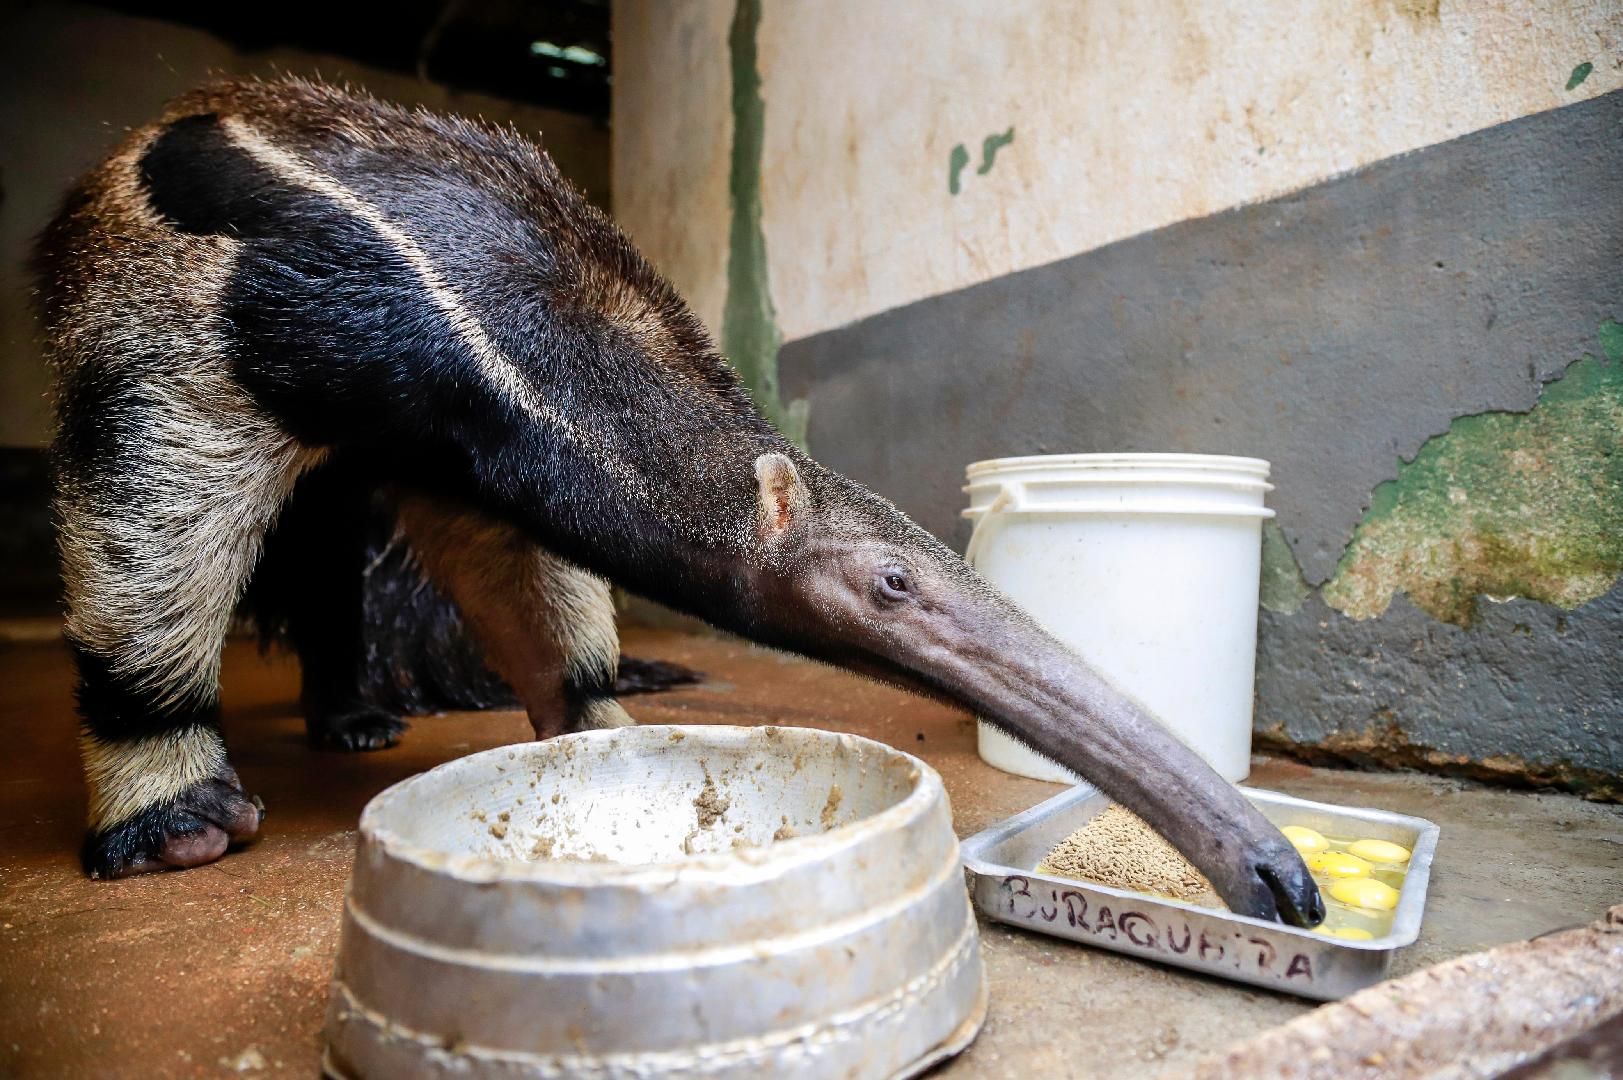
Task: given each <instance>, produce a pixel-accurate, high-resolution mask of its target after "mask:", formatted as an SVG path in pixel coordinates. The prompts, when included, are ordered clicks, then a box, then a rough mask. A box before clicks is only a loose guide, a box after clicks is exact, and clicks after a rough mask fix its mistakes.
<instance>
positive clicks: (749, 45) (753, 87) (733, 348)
mask: <svg viewBox="0 0 1623 1080" xmlns="http://www.w3.org/2000/svg"><path fill="white" fill-rule="evenodd" d="M760 25H761V0H738V6H737V7H736V8H735V9H734V11H733V24H732V28H731V30H730V32H729V34H728V47H729V49H730V50H731V53H732V69H733V70H732V75H733V80H732V81H733V87H732V92H733V153H732V162H731V170H730V174H729V177H728V191H729V194H730V195H731V198H732V211H733V219H732V228H731V231H730V233H729V236H728V245H729V246H728V255H727V302H726V305H725V307H724V308H723V310H722V322H721V344H722V349H723V351H725V352H726V354H727V357H728V359H729V360H731V361H732V364H733V367H734V368H735V369H737V371H738V375H739V378H740V379H742V380H743V382H744V385H745V386H746V387H747V388H748V389H749V392H750V396H752V397H753V398H754V399H755V403H756V404H757V405H758V406H760V408H761V411H762V412H763V413H765V414H766V417H767V419H769V420H771V421H772V422H773V423H774V424H776V425H777V426H778V428H779V430H781V431H782V432H783V433H784V435H785V436H787V437H788V439H789V440H790V441H791V442H793V443H795V444H796V445H797V446H800V447H805V445H806V402H805V400H804V399H801V400H797V401H794V402H791V403H789V404H787V405H786V404H784V402H783V399H782V396H781V391H780V388H779V385H778V349H779V347H780V346H781V345H782V344H783V338H782V336H781V335H780V334H779V333H778V313H777V309H776V308H775V307H774V306H773V304H772V286H771V282H770V281H769V280H768V276H767V258H766V233H765V232H764V231H763V230H762V229H761V150H762V146H763V145H764V143H765V141H766V101H765V99H763V98H762V96H761V71H760V65H759V61H758V58H757V56H756V46H755V37H756V32H757V31H758V30H759V29H760Z"/></svg>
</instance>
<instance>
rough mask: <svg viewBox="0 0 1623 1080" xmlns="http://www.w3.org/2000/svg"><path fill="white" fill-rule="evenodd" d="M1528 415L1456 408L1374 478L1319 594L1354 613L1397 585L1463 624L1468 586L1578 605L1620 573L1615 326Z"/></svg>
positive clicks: (1621, 359)
mask: <svg viewBox="0 0 1623 1080" xmlns="http://www.w3.org/2000/svg"><path fill="white" fill-rule="evenodd" d="M1597 337H1598V339H1599V344H1600V346H1601V352H1602V356H1601V357H1595V356H1590V355H1587V354H1586V355H1585V356H1584V357H1583V358H1582V359H1581V360H1577V361H1575V362H1573V363H1572V364H1571V365H1569V366H1568V367H1567V369H1566V371H1565V372H1564V374H1563V375H1562V376H1561V377H1560V378H1559V379H1557V380H1555V381H1554V382H1551V383H1549V384H1547V385H1546V386H1545V388H1544V390H1543V393H1542V394H1541V395H1540V397H1539V400H1538V402H1537V404H1535V405H1534V406H1533V408H1532V409H1530V410H1529V411H1527V412H1525V413H1513V412H1493V413H1484V414H1480V415H1475V416H1465V417H1461V418H1459V419H1457V420H1455V421H1454V422H1453V423H1452V424H1450V425H1449V429H1448V431H1447V433H1445V434H1442V435H1438V436H1435V437H1434V438H1432V439H1430V440H1428V441H1427V442H1426V443H1425V444H1424V445H1423V446H1422V447H1421V448H1420V451H1419V453H1417V454H1416V455H1415V457H1414V459H1413V460H1412V461H1409V462H1407V463H1404V464H1402V465H1400V466H1399V468H1398V474H1397V476H1396V478H1395V479H1392V480H1389V481H1387V482H1385V483H1383V484H1381V485H1380V486H1378V487H1377V488H1376V489H1375V491H1374V493H1373V495H1372V497H1371V503H1370V508H1369V511H1368V512H1367V513H1366V514H1365V515H1364V518H1363V520H1362V522H1360V523H1359V525H1358V527H1357V529H1356V530H1355V531H1354V533H1353V538H1352V542H1351V543H1350V544H1348V546H1347V549H1346V551H1345V552H1343V554H1342V557H1341V560H1340V562H1339V563H1338V565H1337V567H1336V571H1335V573H1334V575H1333V576H1332V577H1331V578H1330V580H1329V581H1328V582H1326V583H1325V586H1324V589H1323V597H1324V600H1325V603H1327V604H1328V605H1330V606H1331V607H1333V608H1335V609H1336V610H1338V611H1340V612H1342V613H1343V614H1346V615H1349V616H1351V617H1352V618H1354V619H1370V618H1374V617H1376V616H1378V615H1380V614H1382V613H1383V612H1384V611H1385V610H1386V608H1387V605H1388V604H1389V603H1391V600H1392V597H1393V595H1394V594H1395V593H1397V592H1399V591H1402V592H1405V593H1407V594H1408V595H1409V597H1410V599H1411V600H1412V601H1413V602H1414V603H1415V605H1416V606H1417V607H1419V608H1421V609H1422V610H1424V611H1426V612H1427V613H1429V614H1431V615H1433V616H1434V617H1436V618H1438V619H1442V620H1444V621H1445V622H1451V623H1454V624H1455V625H1458V626H1469V625H1470V624H1471V620H1472V617H1473V614H1474V611H1475V598H1476V597H1477V596H1478V595H1482V596H1487V597H1489V598H1492V599H1502V598H1505V597H1512V596H1519V597H1526V598H1528V599H1532V600H1539V601H1543V602H1544V603H1548V604H1554V605H1556V606H1558V607H1562V608H1567V609H1571V608H1575V607H1577V606H1578V605H1580V604H1583V603H1586V602H1588V601H1590V600H1593V599H1595V598H1597V597H1599V596H1602V595H1604V594H1605V593H1606V592H1607V591H1608V590H1610V589H1611V587H1612V585H1613V584H1614V583H1615V582H1616V581H1617V580H1618V578H1619V577H1620V576H1623V449H1620V447H1619V445H1618V434H1617V433H1618V432H1619V431H1620V430H1623V325H1620V324H1619V323H1617V322H1615V321H1612V320H1608V321H1607V322H1605V323H1603V324H1602V325H1601V327H1600V329H1599V331H1598V334H1597Z"/></svg>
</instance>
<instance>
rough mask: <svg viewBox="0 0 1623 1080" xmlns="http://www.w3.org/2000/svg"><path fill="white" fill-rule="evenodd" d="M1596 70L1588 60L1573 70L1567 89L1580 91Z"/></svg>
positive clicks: (1568, 79) (1568, 78)
mask: <svg viewBox="0 0 1623 1080" xmlns="http://www.w3.org/2000/svg"><path fill="white" fill-rule="evenodd" d="M1594 70H1595V65H1594V64H1591V63H1590V62H1589V61H1588V60H1585V61H1584V62H1583V63H1581V64H1579V65H1578V66H1577V67H1575V68H1573V69H1572V74H1571V75H1569V76H1567V89H1568V90H1576V89H1578V87H1580V86H1582V85H1583V82H1584V80H1585V79H1587V78H1589V73H1590V72H1591V71H1594Z"/></svg>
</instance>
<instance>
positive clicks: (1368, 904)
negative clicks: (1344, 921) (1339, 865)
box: [1329, 877, 1398, 911]
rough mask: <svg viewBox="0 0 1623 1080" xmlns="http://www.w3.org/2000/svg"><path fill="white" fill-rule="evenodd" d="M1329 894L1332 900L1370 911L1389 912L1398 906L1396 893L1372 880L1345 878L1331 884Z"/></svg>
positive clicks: (1382, 882) (1385, 884)
mask: <svg viewBox="0 0 1623 1080" xmlns="http://www.w3.org/2000/svg"><path fill="white" fill-rule="evenodd" d="M1329 892H1330V896H1331V898H1332V899H1334V900H1340V901H1341V902H1342V903H1343V904H1351V905H1352V906H1353V907H1360V908H1365V909H1368V910H1371V911H1391V910H1392V909H1393V908H1395V907H1397V906H1398V891H1397V890H1396V889H1394V888H1393V887H1392V886H1390V885H1388V884H1387V883H1386V882H1384V881H1376V880H1375V879H1374V878H1362V877H1361V878H1347V879H1345V880H1342V881H1337V882H1333V883H1332V884H1331V886H1330V889H1329Z"/></svg>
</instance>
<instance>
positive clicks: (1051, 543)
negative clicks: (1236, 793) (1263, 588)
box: [964, 454, 1274, 783]
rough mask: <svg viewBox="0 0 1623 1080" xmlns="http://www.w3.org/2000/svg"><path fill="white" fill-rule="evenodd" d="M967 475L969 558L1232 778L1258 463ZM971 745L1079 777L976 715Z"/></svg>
mask: <svg viewBox="0 0 1623 1080" xmlns="http://www.w3.org/2000/svg"><path fill="white" fill-rule="evenodd" d="M968 479H969V483H968V486H966V487H965V488H964V491H965V492H966V493H968V495H969V509H968V510H965V511H964V516H965V517H967V518H970V519H971V520H973V521H974V522H975V531H974V533H973V534H972V535H971V537H970V541H969V548H968V550H967V551H966V552H965V553H964V557H965V558H966V559H967V560H968V561H969V563H970V564H971V565H972V566H974V567H975V568H976V570H978V571H979V572H980V573H981V574H982V575H983V576H984V577H985V578H987V580H989V581H991V582H992V584H994V585H996V586H997V587H998V588H999V589H1001V590H1002V591H1003V593H1004V594H1005V595H1007V596H1008V597H1009V598H1010V599H1011V600H1013V601H1014V602H1015V603H1017V604H1019V605H1020V606H1021V607H1023V608H1025V609H1026V610H1027V611H1029V612H1030V613H1031V614H1032V616H1033V617H1034V618H1035V619H1036V620H1037V621H1038V622H1039V623H1041V624H1042V625H1043V626H1044V627H1046V628H1047V629H1048V631H1049V632H1050V633H1052V634H1053V635H1054V636H1056V637H1058V638H1059V639H1060V640H1061V641H1063V642H1065V643H1066V644H1067V645H1069V646H1070V647H1071V648H1073V649H1075V650H1076V651H1077V652H1078V653H1079V654H1080V655H1081V656H1082V657H1083V658H1085V659H1086V660H1087V661H1088V662H1089V663H1090V664H1092V665H1093V666H1094V667H1095V668H1097V669H1098V670H1099V671H1100V672H1101V673H1103V674H1104V675H1105V677H1106V678H1108V679H1109V680H1110V681H1111V682H1112V683H1114V684H1115V685H1116V686H1117V687H1118V688H1119V689H1121V690H1122V691H1123V692H1125V693H1126V694H1128V695H1129V696H1130V697H1132V698H1134V699H1135V700H1137V701H1138V702H1139V703H1140V704H1142V705H1143V706H1144V707H1145V708H1146V709H1148V710H1149V711H1150V713H1151V714H1152V715H1153V716H1155V717H1156V718H1157V719H1159V720H1160V721H1161V722H1162V723H1163V724H1165V725H1166V726H1167V727H1168V728H1169V729H1171V731H1172V732H1173V734H1175V735H1177V736H1178V738H1180V739H1182V740H1183V742H1184V743H1185V744H1187V745H1188V746H1189V747H1190V748H1191V749H1193V750H1194V751H1195V752H1196V753H1198V754H1199V755H1200V756H1201V757H1203V758H1205V759H1206V760H1207V761H1208V762H1209V763H1210V764H1211V765H1212V767H1213V768H1215V769H1216V770H1217V771H1218V772H1219V773H1220V774H1222V776H1223V777H1224V778H1225V779H1227V780H1231V781H1239V780H1243V779H1245V777H1246V775H1247V774H1248V773H1249V772H1250V771H1251V705H1252V692H1253V682H1254V678H1255V666H1256V652H1257V596H1258V583H1259V578H1260V575H1261V571H1262V523H1263V521H1264V519H1266V518H1270V517H1273V514H1274V512H1273V511H1272V510H1269V509H1268V508H1266V507H1265V506H1263V496H1264V495H1265V494H1266V493H1267V492H1269V491H1271V490H1273V485H1271V484H1269V483H1268V463H1267V462H1266V461H1262V460H1260V459H1258V458H1242V457H1219V456H1212V455H1206V454H1052V455H1045V456H1042V457H1020V458H998V459H995V460H992V461H978V462H976V463H975V464H973V465H971V466H969V469H968ZM1078 719H1079V722H1081V721H1080V718H1078ZM1079 736H1080V737H1082V738H1086V737H1087V733H1086V730H1085V729H1083V730H1082V731H1080V732H1079ZM979 749H980V755H981V757H982V759H984V760H985V761H987V762H988V763H989V764H992V765H995V766H997V767H998V768H1000V769H1003V770H1005V771H1008V772H1012V773H1017V774H1019V775H1021V776H1030V777H1035V778H1037V779H1039V780H1062V781H1068V782H1072V783H1075V782H1076V781H1077V780H1078V779H1079V778H1078V777H1076V776H1075V775H1074V774H1072V773H1071V772H1069V771H1068V770H1066V769H1063V768H1061V767H1060V766H1058V765H1056V764H1055V763H1053V762H1052V761H1049V760H1047V759H1046V758H1043V757H1040V756H1039V755H1037V754H1034V753H1032V752H1031V751H1030V750H1027V749H1026V748H1025V747H1024V746H1022V745H1021V744H1020V743H1018V742H1016V741H1014V740H1013V739H1011V738H1010V737H1009V736H1007V735H1005V734H1003V733H1002V732H1001V731H999V730H998V729H997V728H995V727H992V726H991V725H990V724H988V723H986V722H985V721H981V723H980V725H979Z"/></svg>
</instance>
